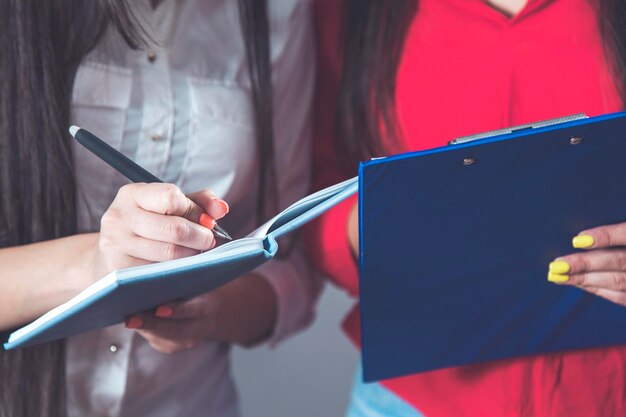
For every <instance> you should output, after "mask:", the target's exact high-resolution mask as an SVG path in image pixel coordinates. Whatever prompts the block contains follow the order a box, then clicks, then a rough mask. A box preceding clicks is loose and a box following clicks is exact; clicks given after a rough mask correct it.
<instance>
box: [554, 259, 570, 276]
mask: <svg viewBox="0 0 626 417" xmlns="http://www.w3.org/2000/svg"><path fill="white" fill-rule="evenodd" d="M549 268H550V272H551V273H553V274H567V273H568V272H569V271H570V266H569V264H568V263H567V262H566V261H554V262H550V266H549Z"/></svg>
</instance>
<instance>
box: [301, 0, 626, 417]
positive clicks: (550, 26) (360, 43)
mask: <svg viewBox="0 0 626 417" xmlns="http://www.w3.org/2000/svg"><path fill="white" fill-rule="evenodd" d="M341 3H346V4H345V6H347V7H346V8H344V9H341ZM622 3H623V2H621V1H619V0H613V1H606V0H419V4H417V1H416V0H394V1H391V0H388V1H380V0H371V1H366V0H345V1H344V2H338V1H337V0H318V1H317V3H316V26H317V30H318V41H319V51H318V52H319V53H318V59H319V66H320V73H319V79H318V97H317V115H316V128H317V138H316V139H317V140H316V149H315V155H316V160H317V162H316V164H317V167H316V168H315V171H316V176H317V184H316V186H317V187H318V188H319V187H323V186H326V185H329V184H331V183H335V182H337V181H339V180H341V179H343V178H347V177H348V176H353V175H354V173H355V172H356V170H355V167H356V162H357V161H358V160H364V159H368V158H370V157H371V156H380V155H381V154H384V153H393V152H397V151H409V150H410V151H416V150H423V149H428V148H433V147H439V146H444V145H446V144H447V142H448V141H449V140H450V139H451V138H454V137H458V136H464V135H467V134H472V133H477V132H481V131H488V130H494V129H498V128H504V127H508V126H514V125H519V124H524V123H529V122H534V121H539V120H545V119H550V118H555V117H559V116H564V115H570V114H576V113H586V114H587V115H598V114H603V113H609V112H615V111H619V110H621V109H622V107H623V102H622V99H621V97H620V92H621V86H622V85H623V82H622V79H623V76H624V71H623V69H624V65H623V63H624V60H625V58H626V45H625V43H624V42H626V25H624V23H623V22H625V21H626V6H624V5H623V4H622ZM342 25H344V26H343V30H342V31H341V33H343V35H344V36H343V39H344V40H345V41H344V42H343V43H341V42H338V39H340V37H339V35H340V26H342ZM338 44H342V45H343V47H342V48H341V50H340V48H338V47H337V45H338ZM333 137H334V139H333ZM579 169H582V170H584V169H586V168H585V167H584V166H581V167H579ZM428 180H429V179H428V178H417V179H416V181H428ZM355 203H356V199H351V200H349V201H345V202H344V203H343V204H341V205H339V206H337V207H336V208H334V209H333V210H332V211H330V212H328V213H327V214H326V215H324V216H323V217H321V218H320V219H318V221H317V222H315V223H314V224H313V226H312V227H311V228H310V229H309V239H308V240H309V243H310V247H311V251H312V253H313V258H314V259H316V260H317V262H318V265H319V267H320V269H321V270H322V271H323V272H324V273H325V274H326V275H328V276H330V277H331V278H332V279H333V281H334V282H335V283H337V284H338V285H340V286H341V287H343V288H345V289H346V290H347V291H348V292H349V293H350V294H352V295H354V296H356V295H358V271H357V266H356V265H357V264H356V262H355V259H356V256H358V252H357V251H356V247H357V237H358V231H357V228H356V224H357V221H356V209H355V206H356V205H355ZM510 238H511V239H515V236H511V237H510ZM574 245H575V246H576V247H581V248H586V249H590V250H588V251H587V252H584V253H579V254H575V255H568V256H566V257H564V258H562V259H560V261H559V262H553V263H552V264H551V265H550V266H548V265H546V269H548V268H550V269H551V272H549V273H548V271H547V276H548V279H549V280H551V281H553V282H556V283H560V284H575V285H580V286H582V288H583V289H585V290H588V291H590V292H593V293H596V294H598V295H599V296H603V297H605V298H608V299H610V300H611V301H614V302H618V303H621V304H625V305H626V292H624V289H626V271H625V269H626V262H624V261H623V260H624V259H625V256H626V251H624V250H621V249H614V250H611V251H609V250H606V249H603V248H606V247H609V246H626V224H622V225H613V226H605V227H602V228H598V229H593V230H589V231H582V232H581V235H579V236H578V237H577V238H576V239H575V241H574ZM485 262H489V259H485ZM502 280H503V285H504V284H505V282H506V277H502ZM344 325H345V329H346V332H347V334H348V335H349V337H350V338H351V339H352V340H353V341H354V342H355V343H356V344H358V342H359V318H358V310H357V309H356V308H355V309H354V310H353V311H352V313H351V314H350V315H349V317H348V318H347V319H346V321H345V324H344ZM415 331H419V329H415ZM359 384H360V385H361V386H359ZM381 384H382V387H384V388H385V390H386V391H384V392H387V393H388V396H387V398H384V396H383V397H379V396H377V397H375V398H374V397H370V398H365V397H366V396H367V394H363V390H362V388H364V386H362V384H361V383H360V382H357V384H356V385H357V386H356V391H355V392H356V393H357V397H359V396H360V398H355V399H353V400H354V401H353V411H352V414H351V415H354V416H356V415H385V416H391V415H404V416H408V415H419V413H417V411H411V412H408V411H407V412H403V411H398V412H397V413H395V414H394V411H391V409H392V408H393V409H394V410H399V409H400V408H401V407H394V406H392V405H389V404H392V402H386V401H392V399H393V398H395V399H396V400H397V399H402V400H403V401H404V404H405V405H406V404H410V405H411V406H412V407H413V408H414V409H415V410H419V412H421V413H423V414H424V415H425V416H427V417H439V416H454V417H461V416H479V417H486V416H498V417H506V416H572V415H581V416H626V347H611V348H605V349H595V350H585V351H576V352H566V353H557V354H551V355H539V356H533V357H524V358H517V359H512V360H502V361H497V362H493V363H489V364H484V365H475V366H464V367H458V368H450V369H443V370H438V371H432V372H426V373H421V374H416V375H411V376H407V377H403V378H397V379H391V380H386V381H383V382H382V383H381ZM378 387H381V386H378ZM359 393H360V394H359ZM392 397H393V398H392ZM363 401H366V402H367V401H369V402H370V403H372V402H373V403H374V404H369V406H367V407H365V406H364V407H361V408H363V409H367V411H363V410H362V414H358V412H357V411H355V410H356V409H358V408H359V405H358V403H360V402H361V403H362V402H363ZM376 402H378V404H376ZM368 407H369V408H368ZM375 408H377V409H379V410H380V409H383V410H385V411H383V412H382V414H381V412H380V411H378V413H379V414H376V412H375V411H373V409H375ZM405 411H406V410H405ZM367 413H369V414H367Z"/></svg>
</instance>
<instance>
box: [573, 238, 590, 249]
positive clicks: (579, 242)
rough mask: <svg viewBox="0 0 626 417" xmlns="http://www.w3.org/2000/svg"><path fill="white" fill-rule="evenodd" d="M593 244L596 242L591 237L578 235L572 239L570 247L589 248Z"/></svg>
mask: <svg viewBox="0 0 626 417" xmlns="http://www.w3.org/2000/svg"><path fill="white" fill-rule="evenodd" d="M595 243H596V241H595V240H594V239H593V236H589V235H580V236H576V237H575V238H574V239H572V245H573V246H574V247H575V248H578V249H585V248H590V247H592V246H593V245H594V244H595Z"/></svg>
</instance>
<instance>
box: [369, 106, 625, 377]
mask: <svg viewBox="0 0 626 417" xmlns="http://www.w3.org/2000/svg"><path fill="white" fill-rule="evenodd" d="M572 138H581V139H582V141H581V142H580V143H578V144H572ZM576 142H578V140H574V143H576ZM625 155H626V113H618V114H611V115H605V116H600V117H595V118H589V119H583V120H578V121H573V122H567V123H562V124H558V125H554V126H549V127H543V128H538V129H530V130H522V131H518V132H514V133H512V134H508V135H504V136H497V137H493V138H489V139H481V140H477V141H474V142H470V143H466V144H461V145H451V146H448V147H444V148H439V149H434V150H429V151H424V152H416V153H408V154H403V155H398V156H394V157H389V158H383V159H377V160H373V161H371V162H368V163H365V164H363V165H362V166H361V169H360V176H359V177H360V180H359V181H360V196H359V199H360V207H359V209H360V239H361V240H360V251H361V253H360V262H361V277H360V291H361V319H362V347H363V366H364V379H365V380H366V381H374V380H380V379H385V378H391V377H397V376H402V375H407V374H411V373H417V372H423V371H429V370H435V369H441V368H446V367H453V366H459V365H465V364H475V363H480V362H485V361H492V360H497V359H504V358H512V357H517V356H524V355H534V354H541V353H548V352H558V351H567V350H573V349H584V348H592V347H600V346H609V345H618V344H626V332H625V331H624V329H626V308H624V307H621V306H618V305H616V304H612V303H611V302H609V301H606V300H604V299H601V298H598V297H595V296H593V295H590V294H588V293H586V292H584V291H582V290H580V289H578V288H574V287H569V286H557V285H555V284H552V283H550V282H548V281H547V280H546V277H547V271H548V264H549V263H550V262H551V261H552V260H554V259H555V258H556V257H558V256H561V255H565V254H568V253H572V252H574V250H573V249H572V246H571V240H572V237H574V236H575V235H577V234H578V233H579V232H580V231H582V230H584V229H587V228H591V227H595V226H600V225H604V224H611V223H618V222H623V221H626V161H625ZM464 161H465V162H464ZM472 162H473V163H472Z"/></svg>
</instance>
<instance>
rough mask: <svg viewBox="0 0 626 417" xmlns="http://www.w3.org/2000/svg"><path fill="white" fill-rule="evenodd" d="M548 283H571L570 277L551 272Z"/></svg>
mask: <svg viewBox="0 0 626 417" xmlns="http://www.w3.org/2000/svg"><path fill="white" fill-rule="evenodd" d="M548 281H550V282H556V283H559V284H561V283H563V282H567V281H569V275H561V274H554V273H552V272H550V273H549V274H548Z"/></svg>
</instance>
